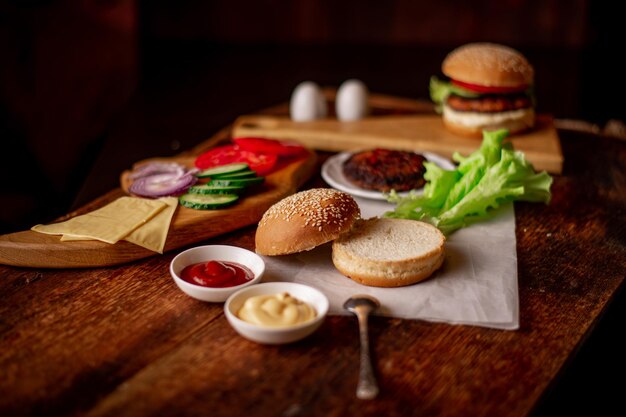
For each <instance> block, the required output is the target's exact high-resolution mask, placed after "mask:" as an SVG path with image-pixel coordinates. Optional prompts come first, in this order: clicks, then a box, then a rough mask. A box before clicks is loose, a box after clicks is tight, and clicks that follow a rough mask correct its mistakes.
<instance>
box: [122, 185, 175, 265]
mask: <svg viewBox="0 0 626 417" xmlns="http://www.w3.org/2000/svg"><path fill="white" fill-rule="evenodd" d="M160 201H163V202H164V203H165V204H167V207H165V209H163V210H161V211H160V212H159V213H158V214H157V215H156V216H154V218H152V219H151V220H150V221H149V222H148V223H146V224H144V225H143V226H140V227H138V228H136V229H135V230H133V231H132V232H131V233H130V235H128V236H126V237H125V238H124V240H127V241H129V242H130V243H134V244H135V245H139V246H143V247H144V248H146V249H150V250H152V251H155V252H158V253H163V248H164V247H165V240H166V239H167V232H168V231H169V229H170V223H171V222H172V216H173V215H174V212H175V211H176V207H178V199H177V198H176V197H166V198H161V199H160Z"/></svg>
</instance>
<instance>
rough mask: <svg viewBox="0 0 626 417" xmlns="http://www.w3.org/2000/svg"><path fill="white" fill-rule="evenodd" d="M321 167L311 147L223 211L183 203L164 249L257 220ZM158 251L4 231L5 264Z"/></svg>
mask: <svg viewBox="0 0 626 417" xmlns="http://www.w3.org/2000/svg"><path fill="white" fill-rule="evenodd" d="M194 159H195V158H194V157H190V156H181V157H174V158H159V160H163V161H171V162H179V163H183V164H186V165H188V166H193V161H194ZM143 162H145V161H143ZM143 162H139V163H138V164H140V163H143ZM315 167H316V156H315V153H314V152H312V151H310V152H308V154H307V155H306V156H305V157H303V158H301V159H298V160H295V161H293V162H291V163H289V164H288V165H286V166H284V167H283V168H281V169H280V170H279V171H276V172H274V173H272V174H270V175H268V176H267V177H266V179H265V183H264V184H263V185H262V186H260V188H259V190H258V191H254V192H251V193H250V194H246V195H245V196H243V197H242V198H241V200H239V201H238V202H237V203H236V204H235V205H233V206H230V207H228V208H225V209H222V210H193V209H189V208H186V207H182V206H180V205H179V206H178V208H177V210H176V213H175V214H174V217H173V219H172V223H171V225H170V230H169V233H168V236H167V241H166V243H165V250H164V251H165V252H167V251H170V250H172V249H177V248H180V247H183V246H186V245H190V244H193V243H197V242H200V241H203V240H206V239H208V238H211V237H214V236H218V235H221V234H223V233H226V232H230V231H233V230H236V229H240V228H242V227H245V226H249V225H252V224H256V223H257V222H258V221H259V220H260V219H261V217H262V216H263V213H265V211H266V210H267V209H268V208H269V207H270V206H271V205H272V204H274V203H275V202H277V201H279V200H281V199H282V198H284V197H286V196H288V195H291V194H293V193H294V192H296V191H297V189H298V188H299V187H301V186H302V185H303V184H304V183H305V182H306V180H308V179H309V178H310V177H311V176H312V175H313V173H314V171H315ZM126 174H127V172H125V173H123V174H122V177H121V184H122V188H126V187H127V185H128V183H127V180H126ZM122 195H125V193H124V191H123V189H117V190H114V191H112V192H110V193H108V194H106V195H105V196H102V197H100V198H99V199H97V200H96V201H94V202H92V203H90V204H89V205H87V206H86V207H83V208H81V209H80V210H78V211H77V212H75V213H70V214H69V215H67V216H65V218H64V219H63V220H65V219H67V218H70V217H73V216H75V215H78V214H82V213H85V212H87V211H91V210H94V209H96V208H98V207H101V206H103V205H105V204H107V203H109V202H111V201H113V200H114V199H115V198H117V197H120V196H122ZM153 255H157V253H156V252H152V251H150V250H148V249H145V248H142V247H141V246H137V245H134V244H132V243H129V242H126V241H119V242H117V243H116V244H114V245H110V244H107V243H103V242H99V241H74V242H61V240H60V237H59V236H52V235H45V234H42V233H37V232H33V231H31V230H27V231H23V232H17V233H11V234H7V235H2V236H0V264H5V265H14V266H25V267H36V268H91V267H100V266H109V265H117V264H122V263H126V262H131V261H135V260H138V259H142V258H146V257H149V256H153Z"/></svg>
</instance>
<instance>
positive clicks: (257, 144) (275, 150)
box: [233, 138, 305, 156]
mask: <svg viewBox="0 0 626 417" xmlns="http://www.w3.org/2000/svg"><path fill="white" fill-rule="evenodd" d="M233 142H235V144H236V145H239V147H240V148H241V149H243V150H246V151H250V152H260V153H270V154H275V155H278V156H295V155H300V154H302V153H304V151H305V149H304V146H302V145H300V144H298V143H295V142H289V141H278V140H273V139H266V138H234V139H233Z"/></svg>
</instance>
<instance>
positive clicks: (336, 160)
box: [322, 152, 455, 200]
mask: <svg viewBox="0 0 626 417" xmlns="http://www.w3.org/2000/svg"><path fill="white" fill-rule="evenodd" d="M419 153H420V154H422V155H424V157H425V158H426V159H427V160H428V161H430V162H434V163H436V164H437V165H439V166H440V167H441V168H443V169H455V165H454V164H453V163H452V161H450V160H449V159H446V158H444V157H442V156H440V155H437V154H434V153H431V152H419ZM352 155H353V153H352V152H341V153H338V154H337V155H333V156H331V157H330V158H328V160H327V161H326V162H325V163H324V165H322V178H324V181H326V182H327V183H328V184H329V185H330V186H331V187H333V188H336V189H338V190H341V191H345V192H346V193H348V194H352V195H354V196H357V197H364V198H370V199H373V200H387V198H386V197H385V195H384V194H383V193H381V192H380V191H373V190H366V189H364V188H361V187H358V186H357V185H355V184H353V183H352V182H350V180H348V178H346V176H345V175H343V163H344V162H345V161H346V160H347V159H348V158H350V156H352ZM417 192H418V193H421V192H422V190H417ZM398 194H399V195H407V194H408V192H402V193H398Z"/></svg>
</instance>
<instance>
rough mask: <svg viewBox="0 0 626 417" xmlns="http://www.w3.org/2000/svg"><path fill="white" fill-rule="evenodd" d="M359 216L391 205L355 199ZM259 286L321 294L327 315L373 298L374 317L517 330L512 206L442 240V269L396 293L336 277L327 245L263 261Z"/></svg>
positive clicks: (267, 258)
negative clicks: (360, 297) (291, 286)
mask: <svg viewBox="0 0 626 417" xmlns="http://www.w3.org/2000/svg"><path fill="white" fill-rule="evenodd" d="M355 200H356V201H357V202H358V203H359V206H360V208H361V216H362V217H363V218H370V217H374V216H379V215H381V214H382V213H384V212H385V211H388V210H390V209H392V208H393V206H392V205H391V204H389V203H386V202H384V201H376V200H367V199H361V198H358V197H357V198H355ZM264 259H265V262H266V275H265V276H264V278H263V281H265V282H270V281H289V282H298V283H301V284H306V285H310V286H312V287H315V288H318V289H319V290H321V291H322V292H323V293H324V294H326V296H327V297H328V299H329V301H330V311H329V313H330V314H349V313H346V312H345V311H344V310H343V308H342V306H343V303H344V301H345V300H346V299H347V298H349V297H350V296H352V295H354V294H369V295H372V296H374V297H376V298H378V299H379V300H380V302H381V308H380V310H379V311H377V312H376V313H375V314H378V315H382V316H389V317H399V318H405V319H421V320H429V321H436V322H447V323H452V324H466V325H475V326H483V327H491V328H497V329H508V330H515V329H517V328H518V327H519V297H518V286H517V253H516V245H515V215H514V211H513V204H512V203H511V204H506V205H505V206H503V207H501V208H500V209H499V210H498V211H497V214H496V216H495V217H494V218H493V219H491V220H489V221H487V222H483V223H477V224H474V225H472V226H471V227H467V228H465V229H461V230H458V231H456V232H455V233H453V234H452V235H451V236H449V237H448V239H447V241H446V260H445V262H444V265H443V267H442V269H440V270H439V271H438V272H436V273H435V274H434V275H433V276H431V277H430V278H429V279H428V280H426V281H423V282H420V283H418V284H415V285H411V286H406V287H400V288H376V287H368V286H365V285H362V284H358V283H356V282H354V281H352V280H351V279H349V278H346V277H345V276H343V275H341V274H340V273H339V272H338V271H337V270H336V269H335V267H334V265H333V263H332V258H331V245H330V244H326V245H323V246H320V247H318V248H315V249H313V250H312V251H309V252H304V253H299V254H294V255H287V256H278V257H269V256H265V257H264Z"/></svg>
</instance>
